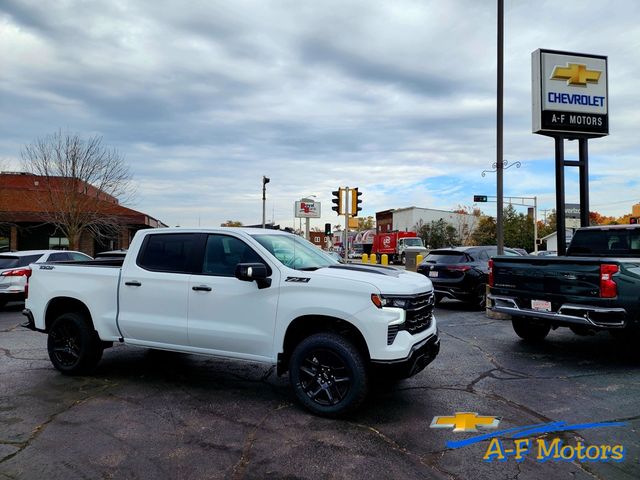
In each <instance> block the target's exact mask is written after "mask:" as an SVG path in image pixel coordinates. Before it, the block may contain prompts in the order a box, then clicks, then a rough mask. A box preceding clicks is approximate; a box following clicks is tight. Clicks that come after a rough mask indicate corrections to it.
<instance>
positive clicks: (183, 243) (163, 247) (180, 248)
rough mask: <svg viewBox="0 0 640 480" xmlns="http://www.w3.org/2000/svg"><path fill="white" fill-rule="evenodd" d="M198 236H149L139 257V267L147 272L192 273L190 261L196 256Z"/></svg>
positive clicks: (180, 234)
mask: <svg viewBox="0 0 640 480" xmlns="http://www.w3.org/2000/svg"><path fill="white" fill-rule="evenodd" d="M197 240H198V235H194V234H188V233H168V234H165V235H149V236H148V237H147V239H146V241H145V244H144V247H143V249H142V252H141V254H140V256H139V257H138V265H140V266H141V267H143V268H146V269H147V270H157V271H161V272H176V273H190V272H189V267H188V265H189V260H190V259H191V257H192V255H194V254H195V249H196V244H197Z"/></svg>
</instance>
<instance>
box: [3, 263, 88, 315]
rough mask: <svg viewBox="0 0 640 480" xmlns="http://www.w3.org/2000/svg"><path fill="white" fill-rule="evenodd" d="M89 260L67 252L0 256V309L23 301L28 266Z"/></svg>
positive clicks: (29, 272) (29, 271)
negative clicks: (8, 304) (10, 303)
mask: <svg viewBox="0 0 640 480" xmlns="http://www.w3.org/2000/svg"><path fill="white" fill-rule="evenodd" d="M71 260H91V257H90V256H89V255H85V254H84V253H81V252H74V251H68V250H24V251H22V252H7V253H1V254H0V308H2V307H4V306H5V305H6V304H7V302H11V301H23V300H24V290H25V285H26V284H27V277H29V276H30V275H31V269H30V268H29V264H31V263H44V262H65V261H71Z"/></svg>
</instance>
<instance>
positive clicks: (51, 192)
mask: <svg viewBox="0 0 640 480" xmlns="http://www.w3.org/2000/svg"><path fill="white" fill-rule="evenodd" d="M21 157H22V162H23V167H24V169H25V170H26V171H27V172H29V173H32V174H34V175H38V176H39V177H40V178H39V179H38V180H37V186H38V193H40V194H39V195H37V196H36V199H37V202H38V204H39V208H40V211H41V212H42V214H43V217H44V220H45V221H46V222H47V223H51V224H53V225H54V226H55V227H56V229H57V230H58V231H59V232H60V233H61V234H62V235H64V236H65V237H67V239H68V240H69V245H70V247H71V248H72V249H75V250H77V249H79V246H80V237H81V235H82V234H83V233H85V232H89V233H91V234H92V235H93V236H94V238H113V237H114V236H116V235H117V234H118V232H119V230H120V225H119V222H118V218H117V215H116V213H115V212H116V211H117V208H114V206H116V205H118V203H119V202H121V201H127V200H130V199H131V196H132V194H133V187H132V185H131V176H130V173H129V168H128V166H127V165H126V164H125V161H124V157H123V156H122V155H121V154H120V153H119V152H118V151H117V150H116V149H113V148H108V147H105V146H104V145H103V144H102V138H101V137H99V136H93V137H90V138H89V139H87V140H84V139H82V138H81V137H80V136H79V135H77V134H72V133H68V132H66V133H63V132H62V131H61V130H59V131H58V132H56V133H54V134H52V135H47V136H45V137H41V138H38V139H37V140H35V141H34V142H33V143H31V144H28V145H26V146H25V147H24V148H23V149H22V151H21ZM41 192H44V194H41Z"/></svg>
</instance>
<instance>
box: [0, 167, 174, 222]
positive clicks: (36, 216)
mask: <svg viewBox="0 0 640 480" xmlns="http://www.w3.org/2000/svg"><path fill="white" fill-rule="evenodd" d="M70 181H72V180H71V179H70V178H65V177H49V178H47V177H40V176H37V175H31V174H23V173H1V174H0V218H1V219H2V220H4V221H11V222H42V221H47V207H48V205H50V204H51V200H50V192H58V194H59V195H60V196H61V197H62V194H61V193H60V192H62V191H63V190H64V189H65V188H67V187H68V184H69V182H70ZM48 185H51V188H49V187H48ZM79 190H80V194H81V195H85V196H86V198H87V200H90V203H91V208H92V209H93V208H97V209H98V210H99V212H100V213H104V215H110V216H113V217H116V220H117V221H118V222H119V223H123V224H130V225H146V226H151V227H159V226H166V225H164V224H163V223H162V222H160V221H159V220H157V219H155V218H153V217H151V216H149V215H147V214H145V213H142V212H139V211H137V210H133V209H131V208H128V207H124V206H122V205H120V204H119V203H118V200H117V199H116V198H115V197H113V196H111V195H108V194H106V193H105V192H103V191H101V190H99V189H97V188H95V187H93V186H92V185H88V184H86V183H85V182H80V183H79ZM54 195H55V193H54ZM94 195H95V196H94ZM96 197H97V198H98V201H97V202H96V201H95V198H96ZM87 208H89V207H87Z"/></svg>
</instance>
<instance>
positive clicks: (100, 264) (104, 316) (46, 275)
mask: <svg viewBox="0 0 640 480" xmlns="http://www.w3.org/2000/svg"><path fill="white" fill-rule="evenodd" d="M121 265H122V259H109V260H88V261H86V262H85V261H83V262H59V263H58V262H56V263H39V264H32V265H31V269H32V271H33V273H32V275H31V278H30V279H29V300H28V301H29V304H30V308H31V310H32V311H36V312H44V311H45V310H46V307H47V305H46V304H48V302H55V301H58V302H63V301H65V299H77V300H79V301H81V302H83V303H84V304H85V305H90V306H91V307H90V308H91V309H93V311H91V312H90V313H91V317H92V318H93V321H94V325H95V327H96V330H98V331H99V332H100V336H101V338H102V339H103V340H107V341H108V340H117V339H119V338H120V334H119V332H118V329H117V325H116V322H114V321H113V320H114V318H116V317H117V313H118V310H117V305H118V284H119V279H120V272H121V269H120V266H121ZM78 276H81V278H82V291H78V289H77V288H75V287H76V286H77V285H78ZM41 292H42V293H41ZM45 303H46V304H45ZM35 322H36V324H35V327H36V328H37V329H38V330H46V329H47V325H45V324H44V320H43V318H42V316H41V315H37V316H36V317H35Z"/></svg>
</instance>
